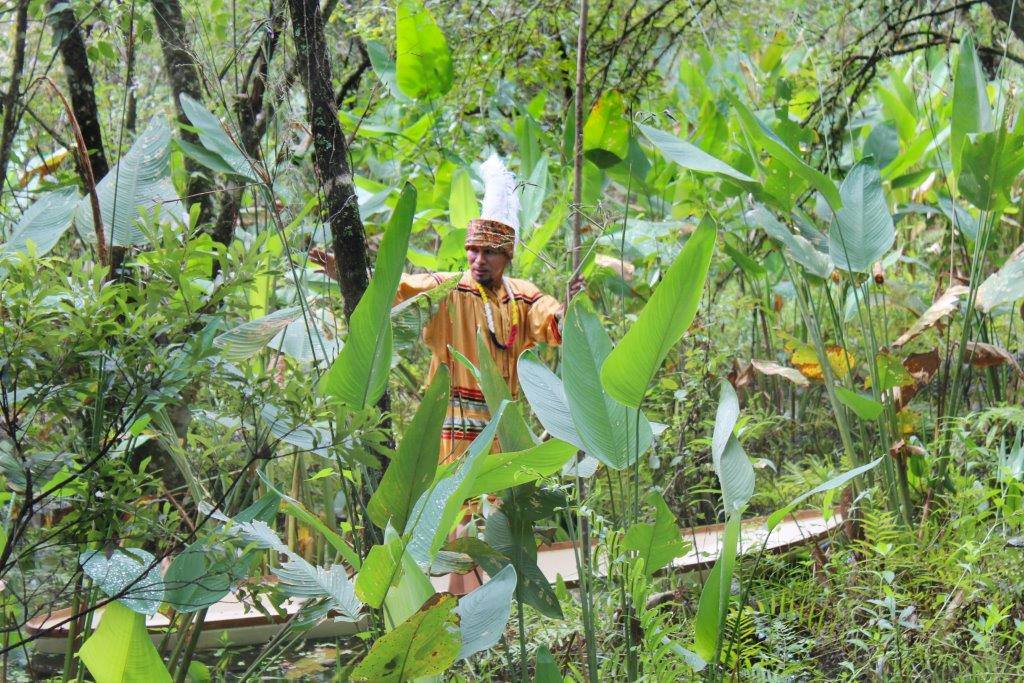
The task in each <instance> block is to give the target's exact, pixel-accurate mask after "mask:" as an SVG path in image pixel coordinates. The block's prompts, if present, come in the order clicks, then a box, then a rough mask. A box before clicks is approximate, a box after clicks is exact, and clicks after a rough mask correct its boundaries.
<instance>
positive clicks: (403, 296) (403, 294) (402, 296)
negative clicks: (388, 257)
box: [392, 273, 453, 306]
mask: <svg viewBox="0 0 1024 683" xmlns="http://www.w3.org/2000/svg"><path fill="white" fill-rule="evenodd" d="M450 277H453V275H452V274H451V273H413V274H409V273H402V279H401V280H400V281H399V283H398V292H397V293H396V294H395V302H394V303H393V304H392V306H397V305H398V304H400V303H402V302H403V301H405V300H407V299H411V298H413V297H414V296H416V295H417V294H422V293H423V292H429V291H430V290H431V289H433V288H434V287H437V286H438V285H440V284H442V283H443V282H444V281H445V280H446V279H448V278H450Z"/></svg>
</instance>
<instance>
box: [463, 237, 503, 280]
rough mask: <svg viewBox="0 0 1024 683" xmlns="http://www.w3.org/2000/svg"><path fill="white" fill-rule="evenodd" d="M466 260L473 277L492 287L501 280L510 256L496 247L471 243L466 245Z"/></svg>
mask: <svg viewBox="0 0 1024 683" xmlns="http://www.w3.org/2000/svg"><path fill="white" fill-rule="evenodd" d="M466 260H468V261H469V272H470V273H471V274H472V275H473V279H474V280H476V281H477V282H479V283H480V284H482V285H483V286H484V287H492V286H493V285H494V283H496V282H501V276H502V275H504V274H505V268H506V267H507V266H508V261H509V258H508V255H507V254H505V252H504V251H500V250H498V249H495V248H494V247H481V246H477V245H470V246H467V247H466Z"/></svg>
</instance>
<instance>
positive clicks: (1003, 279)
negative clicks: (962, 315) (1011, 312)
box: [978, 247, 1024, 313]
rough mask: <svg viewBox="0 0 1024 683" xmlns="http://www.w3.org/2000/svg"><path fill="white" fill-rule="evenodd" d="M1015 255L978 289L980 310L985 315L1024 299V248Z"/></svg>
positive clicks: (1019, 249)
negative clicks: (999, 307)
mask: <svg viewBox="0 0 1024 683" xmlns="http://www.w3.org/2000/svg"><path fill="white" fill-rule="evenodd" d="M1015 253H1016V255H1015V256H1012V257H1010V259H1008V260H1007V261H1006V263H1004V264H1003V267H1002V268H1000V269H999V270H998V271H996V272H995V273H992V274H991V275H989V276H988V277H987V278H986V279H985V281H984V282H982V283H981V286H980V287H978V308H979V309H981V310H982V311H984V312H985V313H988V312H990V311H992V309H994V308H996V307H997V306H1002V305H1003V304H1008V303H1011V302H1014V301H1016V300H1017V299H1020V298H1024V247H1018V250H1017V252H1015Z"/></svg>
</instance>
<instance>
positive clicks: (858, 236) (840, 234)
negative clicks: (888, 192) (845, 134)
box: [828, 161, 896, 273]
mask: <svg viewBox="0 0 1024 683" xmlns="http://www.w3.org/2000/svg"><path fill="white" fill-rule="evenodd" d="M839 193H840V195H841V196H842V198H843V206H842V208H841V209H839V210H838V211H836V214H835V216H836V218H835V221H834V222H833V223H832V229H831V230H829V234H828V236H829V248H828V252H829V256H830V257H831V258H832V262H833V263H835V264H836V267H837V268H841V269H843V270H848V271H851V272H854V273H870V272H871V267H872V266H873V265H874V264H875V263H877V262H878V261H880V260H881V259H882V257H883V256H885V254H886V253H888V251H889V250H890V249H892V245H893V241H894V240H895V239H896V227H895V226H894V225H893V222H892V215H891V214H890V213H889V206H888V204H887V203H886V200H885V192H883V191H882V176H881V175H880V174H879V172H878V169H877V168H875V167H874V166H873V165H872V164H869V163H867V162H864V161H861V162H859V163H858V164H856V165H855V166H854V167H853V168H851V169H850V172H849V173H848V174H847V175H846V179H845V180H844V181H843V184H842V185H841V186H840V188H839Z"/></svg>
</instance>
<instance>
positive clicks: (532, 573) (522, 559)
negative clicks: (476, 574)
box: [474, 491, 562, 619]
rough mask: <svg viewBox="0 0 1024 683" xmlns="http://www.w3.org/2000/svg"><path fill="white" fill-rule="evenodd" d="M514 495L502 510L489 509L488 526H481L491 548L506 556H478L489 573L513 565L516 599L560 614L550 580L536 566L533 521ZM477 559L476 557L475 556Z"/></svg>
mask: <svg viewBox="0 0 1024 683" xmlns="http://www.w3.org/2000/svg"><path fill="white" fill-rule="evenodd" d="M524 493H525V492H524V491H519V492H517V496H519V497H525V496H524ZM517 507H518V506H517V500H516V497H513V496H509V497H508V498H506V499H505V501H504V506H503V507H502V509H501V510H498V511H495V512H492V513H491V514H490V515H489V516H488V517H487V526H486V527H485V528H484V540H485V541H487V544H488V545H490V546H491V548H493V549H494V550H496V551H498V553H500V554H501V555H504V556H505V557H507V558H508V560H507V562H506V561H505V560H498V561H497V562H495V558H491V557H488V558H481V559H483V560H484V562H482V563H481V564H482V566H483V568H484V571H486V572H487V573H488V574H490V575H491V576H495V575H497V573H498V571H500V569H502V568H503V567H504V566H505V564H511V565H512V566H513V567H515V570H516V576H517V577H518V578H517V582H516V599H518V600H520V601H521V602H523V603H525V604H527V605H530V606H531V607H533V608H534V609H536V610H537V611H539V612H540V613H541V614H543V615H545V616H548V617H552V618H556V619H558V618H561V617H562V607H561V605H559V603H558V597H557V596H556V595H555V592H554V591H553V590H552V589H551V583H550V582H548V580H547V577H545V576H544V573H543V572H542V571H541V570H540V567H538V566H537V542H536V541H535V540H534V538H533V523H532V520H531V519H530V517H529V516H527V515H524V514H522V513H523V511H522V510H520V509H517ZM474 559H476V558H474Z"/></svg>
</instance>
